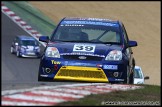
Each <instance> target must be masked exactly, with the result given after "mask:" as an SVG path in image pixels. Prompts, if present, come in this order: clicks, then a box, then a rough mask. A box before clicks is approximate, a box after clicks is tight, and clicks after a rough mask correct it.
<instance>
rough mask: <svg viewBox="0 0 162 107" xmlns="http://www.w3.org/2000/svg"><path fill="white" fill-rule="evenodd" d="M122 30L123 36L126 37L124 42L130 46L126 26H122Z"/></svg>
mask: <svg viewBox="0 0 162 107" xmlns="http://www.w3.org/2000/svg"><path fill="white" fill-rule="evenodd" d="M122 30H123V35H124V41H125V43H126V44H128V41H129V39H128V36H127V32H126V30H125V27H124V25H123V26H122Z"/></svg>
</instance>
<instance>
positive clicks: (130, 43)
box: [128, 41, 137, 47]
mask: <svg viewBox="0 0 162 107" xmlns="http://www.w3.org/2000/svg"><path fill="white" fill-rule="evenodd" d="M128 46H129V47H134V46H137V42H136V41H129V42H128Z"/></svg>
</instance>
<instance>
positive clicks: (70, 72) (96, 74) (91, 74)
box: [57, 68, 106, 79]
mask: <svg viewBox="0 0 162 107" xmlns="http://www.w3.org/2000/svg"><path fill="white" fill-rule="evenodd" d="M57 76H70V77H76V78H77V77H79V78H80V77H83V78H102V79H105V78H106V77H105V75H104V74H103V72H102V71H101V70H99V69H96V70H94V71H89V70H85V69H83V70H82V69H78V70H74V69H66V68H65V69H64V68H61V69H60V71H59V72H58V73H57Z"/></svg>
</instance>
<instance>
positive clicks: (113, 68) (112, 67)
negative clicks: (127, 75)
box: [103, 65, 118, 70]
mask: <svg viewBox="0 0 162 107" xmlns="http://www.w3.org/2000/svg"><path fill="white" fill-rule="evenodd" d="M103 69H111V70H117V69H118V65H103Z"/></svg>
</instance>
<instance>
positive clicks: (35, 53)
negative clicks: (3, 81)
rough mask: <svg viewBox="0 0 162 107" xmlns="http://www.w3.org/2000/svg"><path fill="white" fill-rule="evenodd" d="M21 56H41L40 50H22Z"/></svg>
mask: <svg viewBox="0 0 162 107" xmlns="http://www.w3.org/2000/svg"><path fill="white" fill-rule="evenodd" d="M20 56H22V57H40V53H39V52H30V53H29V52H20Z"/></svg>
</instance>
